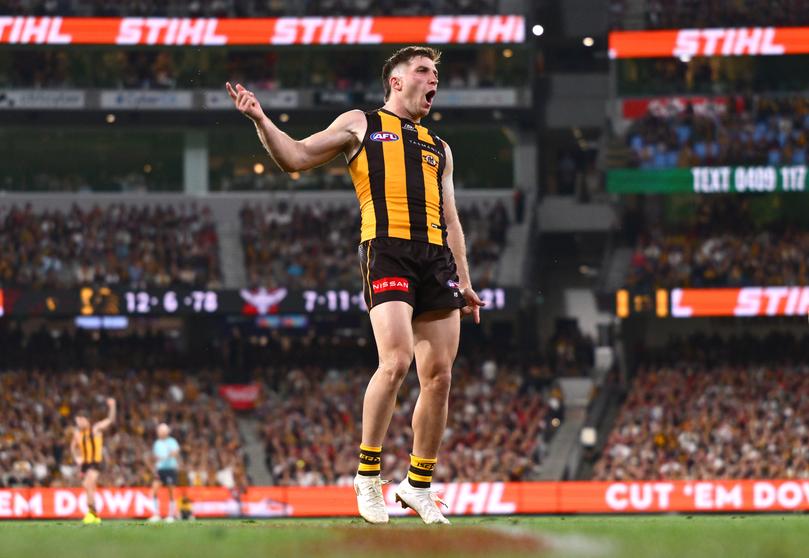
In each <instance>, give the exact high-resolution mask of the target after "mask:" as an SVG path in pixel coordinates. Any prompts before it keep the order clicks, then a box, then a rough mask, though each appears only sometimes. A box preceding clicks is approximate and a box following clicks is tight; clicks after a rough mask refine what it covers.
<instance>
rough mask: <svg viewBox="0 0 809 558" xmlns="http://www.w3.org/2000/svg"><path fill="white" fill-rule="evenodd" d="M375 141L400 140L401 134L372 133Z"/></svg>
mask: <svg viewBox="0 0 809 558" xmlns="http://www.w3.org/2000/svg"><path fill="white" fill-rule="evenodd" d="M371 139H372V140H373V141H399V136H398V135H396V134H394V133H393V132H374V133H373V134H371Z"/></svg>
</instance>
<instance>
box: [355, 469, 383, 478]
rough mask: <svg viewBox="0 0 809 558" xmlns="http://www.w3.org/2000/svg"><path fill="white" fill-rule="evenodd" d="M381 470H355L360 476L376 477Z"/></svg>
mask: <svg viewBox="0 0 809 558" xmlns="http://www.w3.org/2000/svg"><path fill="white" fill-rule="evenodd" d="M381 472H382V469H380V470H379V471H357V474H358V475H359V476H361V477H378V476H379V473H381Z"/></svg>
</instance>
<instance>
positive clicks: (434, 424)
mask: <svg viewBox="0 0 809 558" xmlns="http://www.w3.org/2000/svg"><path fill="white" fill-rule="evenodd" d="M440 56H441V55H440V53H439V52H438V51H436V50H434V49H432V48H426V47H417V46H416V47H406V48H403V49H400V50H399V51H397V52H395V53H394V54H393V55H392V56H391V57H390V58H389V59H388V61H387V62H386V63H385V65H384V67H383V69H382V83H383V88H384V91H385V105H384V106H383V107H382V108H380V109H378V110H375V111H371V112H368V113H363V112H362V111H359V110H352V111H348V112H346V113H343V114H341V115H340V116H338V117H337V118H336V119H335V120H334V122H332V124H331V125H330V126H329V127H328V128H326V129H325V130H323V131H321V132H318V133H316V134H313V135H312V136H310V137H308V138H306V139H303V140H300V141H296V140H293V139H292V138H290V137H289V136H288V135H287V134H285V133H284V132H282V131H281V130H280V129H279V128H278V127H277V126H276V125H275V124H274V123H273V122H272V121H271V120H270V119H269V118H268V117H267V116H266V115H265V114H264V111H263V110H262V109H261V105H260V104H259V102H258V100H257V99H256V97H255V95H254V94H253V93H252V92H251V91H248V90H247V89H245V88H244V87H242V86H241V85H240V84H236V86H235V88H234V87H231V85H230V83H228V84H226V88H227V91H228V93H229V94H230V96H231V98H232V99H233V102H234V104H235V106H236V108H237V109H239V111H241V112H242V114H244V115H245V116H247V117H248V118H250V120H252V121H253V123H254V125H255V127H256V131H257V133H258V137H259V140H260V141H261V143H262V145H263V146H264V147H265V149H266V150H267V152H268V153H269V154H270V156H271V157H272V158H273V160H274V161H275V162H276V163H277V164H278V166H279V167H280V168H281V169H282V170H284V171H286V172H292V171H301V170H308V169H311V168H314V167H317V166H319V165H322V164H324V163H326V162H328V161H330V160H331V159H333V158H335V157H337V156H338V155H340V154H342V155H343V156H344V157H345V159H346V161H347V163H348V165H349V170H350V172H351V178H352V181H353V182H354V187H355V189H356V193H357V199H358V201H359V203H360V214H361V216H362V230H361V239H360V242H361V244H360V249H359V255H360V267H361V270H362V274H363V290H364V295H365V301H366V303H367V305H368V308H369V314H370V318H371V325H372V327H373V331H374V338H375V339H376V344H377V348H378V352H379V367H378V368H377V370H376V372H375V373H374V375H373V377H372V378H371V381H370V383H369V384H368V389H367V390H366V392H365V400H364V403H363V413H362V415H363V417H362V443H361V445H360V463H359V468H358V472H357V476H356V477H355V479H354V489H355V491H356V493H357V505H358V508H359V512H360V515H361V516H362V517H363V518H365V520H367V521H369V522H371V523H387V522H388V512H387V508H386V505H385V501H384V498H383V494H382V484H383V481H382V480H381V478H380V472H381V462H382V442H383V440H384V437H385V434H386V432H387V429H388V426H389V424H390V420H391V416H392V414H393V410H394V406H395V403H396V394H397V392H398V391H399V387H400V386H401V384H402V381H403V380H404V378H405V376H406V375H407V372H408V371H409V369H410V365H411V363H412V362H413V359H414V357H415V361H416V370H417V373H418V377H419V383H420V386H421V391H420V393H419V398H418V401H417V402H416V406H415V410H414V412H413V453H412V454H411V463H410V470H409V473H408V477H407V478H406V479H404V480H403V481H402V482H401V483H400V484H399V485H398V486H397V487H396V500H397V501H399V502H401V503H402V506H404V507H410V508H413V509H414V510H415V511H416V512H417V513H418V514H419V515H420V516H421V518H422V520H423V521H424V522H425V523H449V521H447V519H446V518H445V517H444V516H443V514H442V513H441V511H440V509H439V507H438V502H439V501H440V500H438V498H437V496H436V495H435V494H434V493H433V492H432V491H431V490H430V481H431V479H432V475H433V471H434V469H435V466H436V458H437V455H438V449H439V446H440V443H441V438H442V436H443V433H444V429H445V427H446V421H447V407H448V400H449V388H450V381H451V380H450V379H451V370H452V363H453V361H454V360H455V356H456V353H457V350H458V341H459V336H460V319H459V318H460V316H461V314H467V315H473V316H474V319H475V323H478V322H479V321H480V314H479V310H480V307H481V306H483V303H482V302H481V300H480V298H479V297H478V295H477V294H476V293H475V291H474V290H473V288H472V285H471V282H470V277H469V269H468V265H467V262H466V246H465V242H464V236H463V230H462V228H461V223H460V220H459V219H458V212H457V209H456V207H455V195H454V185H453V181H452V170H453V159H452V151H451V150H450V148H449V145H447V144H446V142H444V141H443V140H441V139H440V138H439V137H438V136H437V135H435V134H434V133H432V132H430V131H429V130H428V129H427V128H426V127H424V126H422V125H421V119H422V118H424V117H425V116H427V114H428V113H429V112H430V108H431V107H432V102H433V99H434V97H435V94H436V91H437V89H438V70H437V68H436V63H437V62H438V61H439V59H440Z"/></svg>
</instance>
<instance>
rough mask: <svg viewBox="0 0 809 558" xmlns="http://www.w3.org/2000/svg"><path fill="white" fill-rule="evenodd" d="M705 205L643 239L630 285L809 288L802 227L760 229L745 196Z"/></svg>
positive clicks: (807, 242)
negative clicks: (681, 221) (688, 217)
mask: <svg viewBox="0 0 809 558" xmlns="http://www.w3.org/2000/svg"><path fill="white" fill-rule="evenodd" d="M725 198H726V197H723V198H716V199H709V200H705V201H703V202H702V203H700V204H699V205H698V206H697V209H696V216H695V218H694V219H693V220H692V221H690V222H687V223H684V224H682V225H680V226H665V227H661V225H660V224H659V223H657V224H653V225H650V226H648V227H647V228H646V229H645V230H644V231H643V232H641V233H640V234H639V235H638V240H637V243H636V245H635V248H634V251H633V253H632V258H631V260H630V267H629V270H628V274H627V278H626V285H627V286H628V287H629V288H632V289H641V290H646V289H651V288H655V287H662V288H674V287H722V286H727V287H742V286H768V285H807V284H809V257H807V254H809V233H807V232H806V230H805V229H804V228H802V227H801V226H800V225H799V224H797V223H792V222H790V221H789V220H785V219H782V220H779V221H777V222H771V223H768V224H767V225H766V226H760V225H757V224H756V221H755V219H754V218H753V216H752V215H751V211H750V200H749V199H748V198H745V197H734V198H733V199H725Z"/></svg>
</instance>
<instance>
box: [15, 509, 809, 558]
mask: <svg viewBox="0 0 809 558" xmlns="http://www.w3.org/2000/svg"><path fill="white" fill-rule="evenodd" d="M475 527H492V528H508V529H509V530H512V529H513V530H517V531H520V530H522V531H526V532H530V533H533V534H536V535H538V536H540V537H544V539H545V540H546V541H547V542H548V543H550V545H551V546H553V547H555V548H556V550H554V551H551V552H545V553H542V555H543V556H552V557H553V558H556V557H562V556H565V557H575V556H603V557H605V558H606V557H610V558H611V557H635V556H655V557H666V556H672V557H674V556H676V557H678V558H682V557H688V558H702V557H705V558H723V557H733V558H738V557H747V556H756V557H762V558H765V557H766V558H781V557H787V556H809V517H807V516H803V515H758V516H685V515H679V516H651V517H649V516H645V517H644V516H639V517H631V516H623V517H608V516H589V517H510V518H463V519H460V518H456V519H454V525H453V526H452V527H449V528H445V535H446V536H447V537H457V538H458V540H463V539H464V538H465V537H468V536H470V534H471V533H473V531H472V529H473V528H475ZM341 528H342V529H341ZM346 528H348V529H346ZM424 529H427V527H424V526H421V525H420V524H419V523H417V522H416V521H414V520H410V519H407V520H404V519H394V520H393V523H392V525H391V526H389V527H382V528H379V527H372V526H368V525H365V524H364V523H362V522H360V521H359V520H301V521H289V520H268V521H251V520H230V521H197V522H192V523H175V524H173V525H166V524H148V523H139V522H122V521H106V522H105V523H104V524H103V525H100V526H89V527H84V526H82V525H81V524H80V523H79V522H78V521H71V522H64V521H59V522H57V521H53V522H0V556H2V558H39V557H51V556H53V557H58V558H74V557H75V558H79V557H82V558H83V557H87V556H93V557H102V558H130V557H131V558H164V557H165V558H169V557H171V558H175V557H189V558H208V557H210V558H248V557H253V556H261V557H272V556H284V555H294V556H296V557H300V558H303V557H305V556H315V555H318V556H353V557H357V556H359V555H363V556H364V557H367V558H372V557H371V556H370V554H371V553H361V552H356V551H348V550H345V547H342V548H343V550H342V551H341V550H340V548H341V546H340V544H339V540H340V538H341V537H345V535H346V532H349V534H350V536H351V537H354V538H355V540H362V538H363V537H365V536H367V535H370V536H372V537H374V536H382V537H385V538H390V537H392V536H393V535H395V534H396V533H395V532H394V531H396V530H399V531H401V530H405V531H406V534H405V536H404V537H398V539H397V540H399V541H402V540H405V541H407V540H410V537H418V536H419V533H421V532H423V530H424ZM431 529H441V528H431ZM355 532H356V536H355V535H354V534H353V533H355ZM399 534H400V535H401V533H399ZM396 546H398V547H392V548H390V553H387V554H386V555H388V556H413V554H412V553H408V552H407V548H406V546H407V545H406V544H403V543H401V542H400V543H398V545H396ZM373 554H374V556H379V555H381V554H379V553H378V552H375V553H373ZM458 555H460V556H464V558H469V557H470V556H473V555H477V556H480V555H481V554H475V553H474V552H470V551H469V550H466V551H464V552H462V553H461V554H458ZM498 555H501V554H498ZM518 555H520V554H518ZM427 556H428V555H427V554H420V555H419V556H418V558H427ZM440 556H441V558H447V557H448V556H453V554H452V553H447V552H443V553H442V554H441V555H440ZM520 556H525V554H521V555H520Z"/></svg>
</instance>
